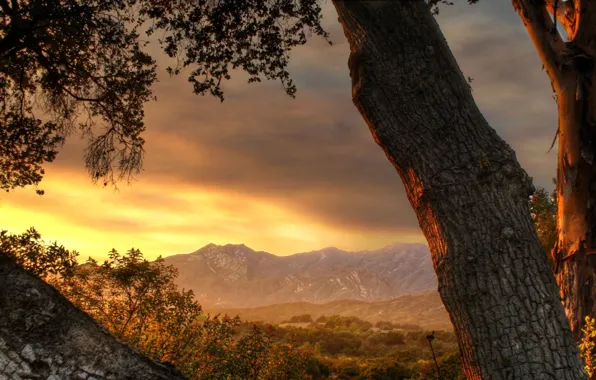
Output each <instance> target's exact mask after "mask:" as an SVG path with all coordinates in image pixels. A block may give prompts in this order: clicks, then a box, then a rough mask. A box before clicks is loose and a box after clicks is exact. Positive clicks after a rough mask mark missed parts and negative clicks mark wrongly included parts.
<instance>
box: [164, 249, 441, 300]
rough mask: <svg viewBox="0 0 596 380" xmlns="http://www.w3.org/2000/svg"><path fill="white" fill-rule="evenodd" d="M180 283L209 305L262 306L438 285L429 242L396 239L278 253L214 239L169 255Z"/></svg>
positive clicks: (383, 296) (390, 294) (377, 296)
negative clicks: (357, 247)
mask: <svg viewBox="0 0 596 380" xmlns="http://www.w3.org/2000/svg"><path fill="white" fill-rule="evenodd" d="M165 261H166V263H167V264H172V265H173V266H175V267H176V268H178V270H179V277H178V279H177V283H178V285H179V286H180V287H182V288H185V289H192V290H193V291H194V292H195V295H196V297H197V299H198V300H199V301H200V302H201V303H202V304H203V305H204V306H211V307H256V306H265V305H274V304H280V303H288V302H311V303H328V302H331V301H338V300H359V301H370V302H373V301H383V300H389V299H393V298H395V297H398V296H401V295H406V294H415V293H423V292H427V291H430V290H436V288H437V281H436V275H435V273H434V270H433V267H432V263H431V259H430V254H429V250H428V247H427V246H426V245H424V244H394V245H390V246H387V247H385V248H382V249H379V250H375V251H359V252H347V251H343V250H340V249H338V248H334V247H330V248H325V249H322V250H318V251H312V252H304V253H298V254H294V255H290V256H276V255H273V254H271V253H267V252H257V251H254V250H252V249H250V248H249V247H247V246H245V245H243V244H240V245H233V244H228V245H225V246H218V245H215V244H209V245H207V246H205V247H203V248H201V249H199V250H197V251H195V252H192V253H189V254H180V255H174V256H169V257H166V259H165Z"/></svg>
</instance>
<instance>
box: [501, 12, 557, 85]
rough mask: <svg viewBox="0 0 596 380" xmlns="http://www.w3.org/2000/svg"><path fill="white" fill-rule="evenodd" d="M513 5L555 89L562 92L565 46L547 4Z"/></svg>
mask: <svg viewBox="0 0 596 380" xmlns="http://www.w3.org/2000/svg"><path fill="white" fill-rule="evenodd" d="M512 3H513V7H514V8H515V10H516V11H517V13H518V14H519V17H520V18H521V19H522V21H523V22H524V26H525V27H526V30H527V31H528V34H529V35H530V38H531V39H532V42H533V43H534V46H535V47H536V50H537V51H538V55H539V56H540V59H541V60H542V64H543V65H544V68H545V70H546V72H547V74H548V76H549V78H550V80H551V82H552V85H553V88H554V89H555V91H556V92H560V91H561V90H562V82H563V74H562V71H561V69H560V68H559V64H560V60H561V53H562V52H563V50H564V48H565V44H564V43H563V40H562V39H561V36H560V35H559V33H558V31H557V30H555V29H554V24H553V22H552V20H551V18H550V15H549V13H548V10H547V8H546V4H544V3H543V4H536V2H535V1H532V0H512Z"/></svg>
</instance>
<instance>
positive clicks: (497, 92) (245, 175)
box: [0, 0, 556, 259]
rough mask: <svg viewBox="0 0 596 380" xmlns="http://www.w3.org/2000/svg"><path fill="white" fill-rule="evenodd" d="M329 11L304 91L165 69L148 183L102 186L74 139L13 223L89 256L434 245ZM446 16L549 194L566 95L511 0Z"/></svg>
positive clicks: (300, 65)
mask: <svg viewBox="0 0 596 380" xmlns="http://www.w3.org/2000/svg"><path fill="white" fill-rule="evenodd" d="M324 15H325V17H324V25H325V26H326V29H327V30H328V31H329V32H330V33H331V38H332V40H333V42H334V46H332V47H330V46H329V45H327V44H326V43H325V41H323V40H322V39H321V38H313V39H312V40H311V41H309V43H308V44H307V45H306V46H303V47H300V48H298V49H296V50H295V51H294V52H293V54H292V65H291V67H290V73H291V74H292V76H293V78H294V80H295V82H296V84H297V87H298V94H297V98H296V99H291V98H290V97H288V96H287V95H285V93H284V92H283V90H282V88H281V85H280V84H279V83H278V82H263V83H261V84H250V85H249V84H247V83H246V80H245V78H246V77H245V76H244V75H243V74H242V73H239V72H237V73H233V78H232V80H231V81H230V82H228V83H226V85H225V87H224V90H225V96H226V100H225V101H224V102H223V103H220V102H219V101H218V100H217V99H215V98H210V97H200V96H196V95H193V94H192V91H191V87H190V85H189V84H188V82H187V81H186V77H185V76H184V75H182V76H180V77H177V78H172V79H171V78H169V77H168V76H167V74H165V66H161V67H160V74H161V76H160V82H159V83H157V84H156V86H155V94H156V95H157V97H158V101H157V102H152V103H149V104H147V106H146V123H147V132H146V133H145V135H144V137H145V139H146V141H147V142H146V151H147V155H146V161H145V165H144V169H145V170H144V171H143V172H142V173H141V175H140V176H138V178H137V180H136V181H134V182H132V184H131V185H130V186H129V185H127V184H126V183H121V184H119V188H118V191H115V190H114V189H112V188H102V187H101V186H96V185H93V184H92V183H91V181H90V179H89V178H88V177H87V176H86V172H85V169H84V162H83V147H84V143H85V141H83V140H81V139H80V138H79V137H78V136H73V137H71V138H70V140H69V141H68V142H67V144H66V145H65V146H64V148H63V149H62V150H61V153H60V154H59V156H58V158H57V160H56V162H55V163H53V164H51V165H49V166H48V167H47V169H46V172H47V175H46V177H45V179H44V181H43V182H42V184H41V188H43V189H44V190H45V191H46V194H45V195H44V196H42V197H40V196H38V195H36V194H35V192H34V190H33V189H31V188H27V189H19V190H16V191H14V192H11V193H2V194H0V229H7V230H9V231H11V232H14V233H20V232H22V231H24V230H25V229H27V228H28V227H30V226H35V227H36V228H37V229H38V231H40V232H41V234H42V236H43V237H44V239H46V240H52V241H53V240H56V241H58V243H60V244H63V245H65V246H66V247H67V248H72V249H76V250H78V251H79V252H80V253H81V257H82V258H83V259H84V258H86V257H87V256H89V255H91V256H94V257H97V258H101V257H104V256H105V255H106V253H107V251H108V250H110V249H111V248H116V249H118V250H121V251H125V250H127V249H129V248H131V247H135V248H140V249H141V250H142V251H143V252H144V253H145V255H146V256H147V257H148V258H151V259H153V258H155V257H157V256H158V255H162V256H168V255H171V254H176V253H184V252H192V251H194V250H196V249H198V248H200V247H202V246H204V245H206V244H208V243H210V242H213V243H216V244H226V243H244V244H246V245H247V246H249V247H251V248H253V249H255V250H264V251H268V252H271V253H274V254H279V255H287V254H291V253H295V252H303V251H310V250H315V249H320V248H323V247H326V246H336V247H339V248H342V249H347V250H360V249H376V248H380V247H382V246H385V245H388V244H392V243H395V242H423V241H424V237H423V236H422V233H421V232H420V229H419V227H418V223H417V220H416V217H415V215H414V213H413V211H412V210H411V208H410V205H409V203H408V201H407V199H406V196H405V193H404V190H403V186H402V184H401V181H400V179H399V177H398V175H397V173H396V172H395V170H394V169H393V167H392V166H391V164H390V163H389V162H388V161H387V159H386V158H385V156H384V154H383V152H382V151H381V149H380V148H379V147H378V146H377V145H376V144H375V143H374V141H373V139H372V137H371V135H370V132H369V131H368V127H367V126H366V124H365V123H364V121H363V120H362V117H361V116H360V114H359V113H358V112H357V110H356V109H355V107H354V105H353V104H352V100H351V85H350V77H349V72H348V67H347V60H348V55H349V47H348V45H347V43H346V41H345V37H344V35H343V31H342V29H341V26H340V25H339V23H338V22H337V14H336V13H335V10H334V8H333V6H332V5H331V1H327V2H326V3H324ZM438 21H439V23H440V24H441V28H442V30H443V33H444V34H445V36H446V38H447V41H448V42H449V45H450V47H451V49H452V51H453V52H454V54H455V56H456V58H457V60H458V62H459V64H460V67H461V68H462V71H463V72H464V75H466V76H470V77H472V78H473V79H474V80H473V82H472V86H473V94H474V97H475V99H476V101H477V103H478V104H479V106H480V109H481V111H482V112H483V113H484V115H485V117H486V118H487V120H488V121H489V123H490V124H491V126H492V127H493V128H495V129H496V130H497V132H498V133H499V135H500V136H501V137H503V138H504V139H505V140H506V141H507V142H508V143H509V144H510V145H511V146H512V147H513V148H514V150H515V151H516V152H517V156H518V159H519V160H520V162H521V164H522V166H523V167H524V168H525V169H526V170H527V171H528V173H529V174H530V175H531V176H533V177H534V179H535V183H536V185H538V186H544V187H547V188H548V189H549V190H550V189H551V188H552V185H551V178H552V177H554V176H555V167H556V149H553V151H551V152H550V153H549V154H547V151H548V148H549V147H550V144H551V142H552V139H553V136H554V134H555V131H556V105H555V102H554V101H553V99H552V96H551V89H550V85H549V82H548V78H547V76H546V73H544V72H543V71H541V63H540V62H539V60H538V57H537V55H536V52H535V50H534V48H533V46H532V45H531V42H530V39H529V37H528V36H527V34H526V31H525V29H524V28H523V25H522V23H521V21H520V20H519V18H518V16H517V14H516V13H515V11H514V10H513V8H512V6H511V3H510V2H508V1H497V0H490V1H488V0H485V1H481V2H480V4H477V5H474V6H469V5H467V3H466V2H465V1H463V0H458V1H456V5H455V6H453V7H443V8H442V10H441V14H440V16H438ZM159 60H160V58H159V57H158V61H159Z"/></svg>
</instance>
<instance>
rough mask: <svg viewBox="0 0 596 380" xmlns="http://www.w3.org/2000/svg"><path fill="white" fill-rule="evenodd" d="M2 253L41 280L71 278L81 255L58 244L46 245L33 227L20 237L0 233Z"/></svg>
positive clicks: (4, 231)
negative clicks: (55, 277) (51, 277)
mask: <svg viewBox="0 0 596 380" xmlns="http://www.w3.org/2000/svg"><path fill="white" fill-rule="evenodd" d="M0 253H2V254H5V255H7V256H8V257H9V258H10V259H12V260H13V261H14V262H16V263H17V264H18V265H20V266H21V267H23V268H25V269H26V270H27V271H29V272H31V273H33V274H34V275H36V276H38V277H40V278H48V277H50V276H58V277H69V276H70V275H71V274H72V271H73V269H74V268H75V266H76V265H77V256H78V255H79V254H78V252H76V251H69V250H67V249H66V248H64V246H62V245H58V243H57V242H53V243H49V244H48V243H45V242H44V241H43V240H42V239H41V235H40V234H39V232H37V230H36V229H35V228H33V227H31V228H29V229H28V230H27V231H25V232H24V233H22V234H20V235H15V234H10V233H8V231H6V230H2V231H0Z"/></svg>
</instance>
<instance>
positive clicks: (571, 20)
mask: <svg viewBox="0 0 596 380" xmlns="http://www.w3.org/2000/svg"><path fill="white" fill-rule="evenodd" d="M545 3H546V9H547V11H548V13H550V14H551V15H553V17H554V16H555V7H556V8H557V9H556V13H557V15H556V18H557V20H558V21H559V22H560V23H561V25H562V26H563V28H564V29H565V32H566V33H567V36H568V37H569V39H570V40H571V39H573V35H574V33H575V7H574V6H573V2H572V1H563V0H545Z"/></svg>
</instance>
